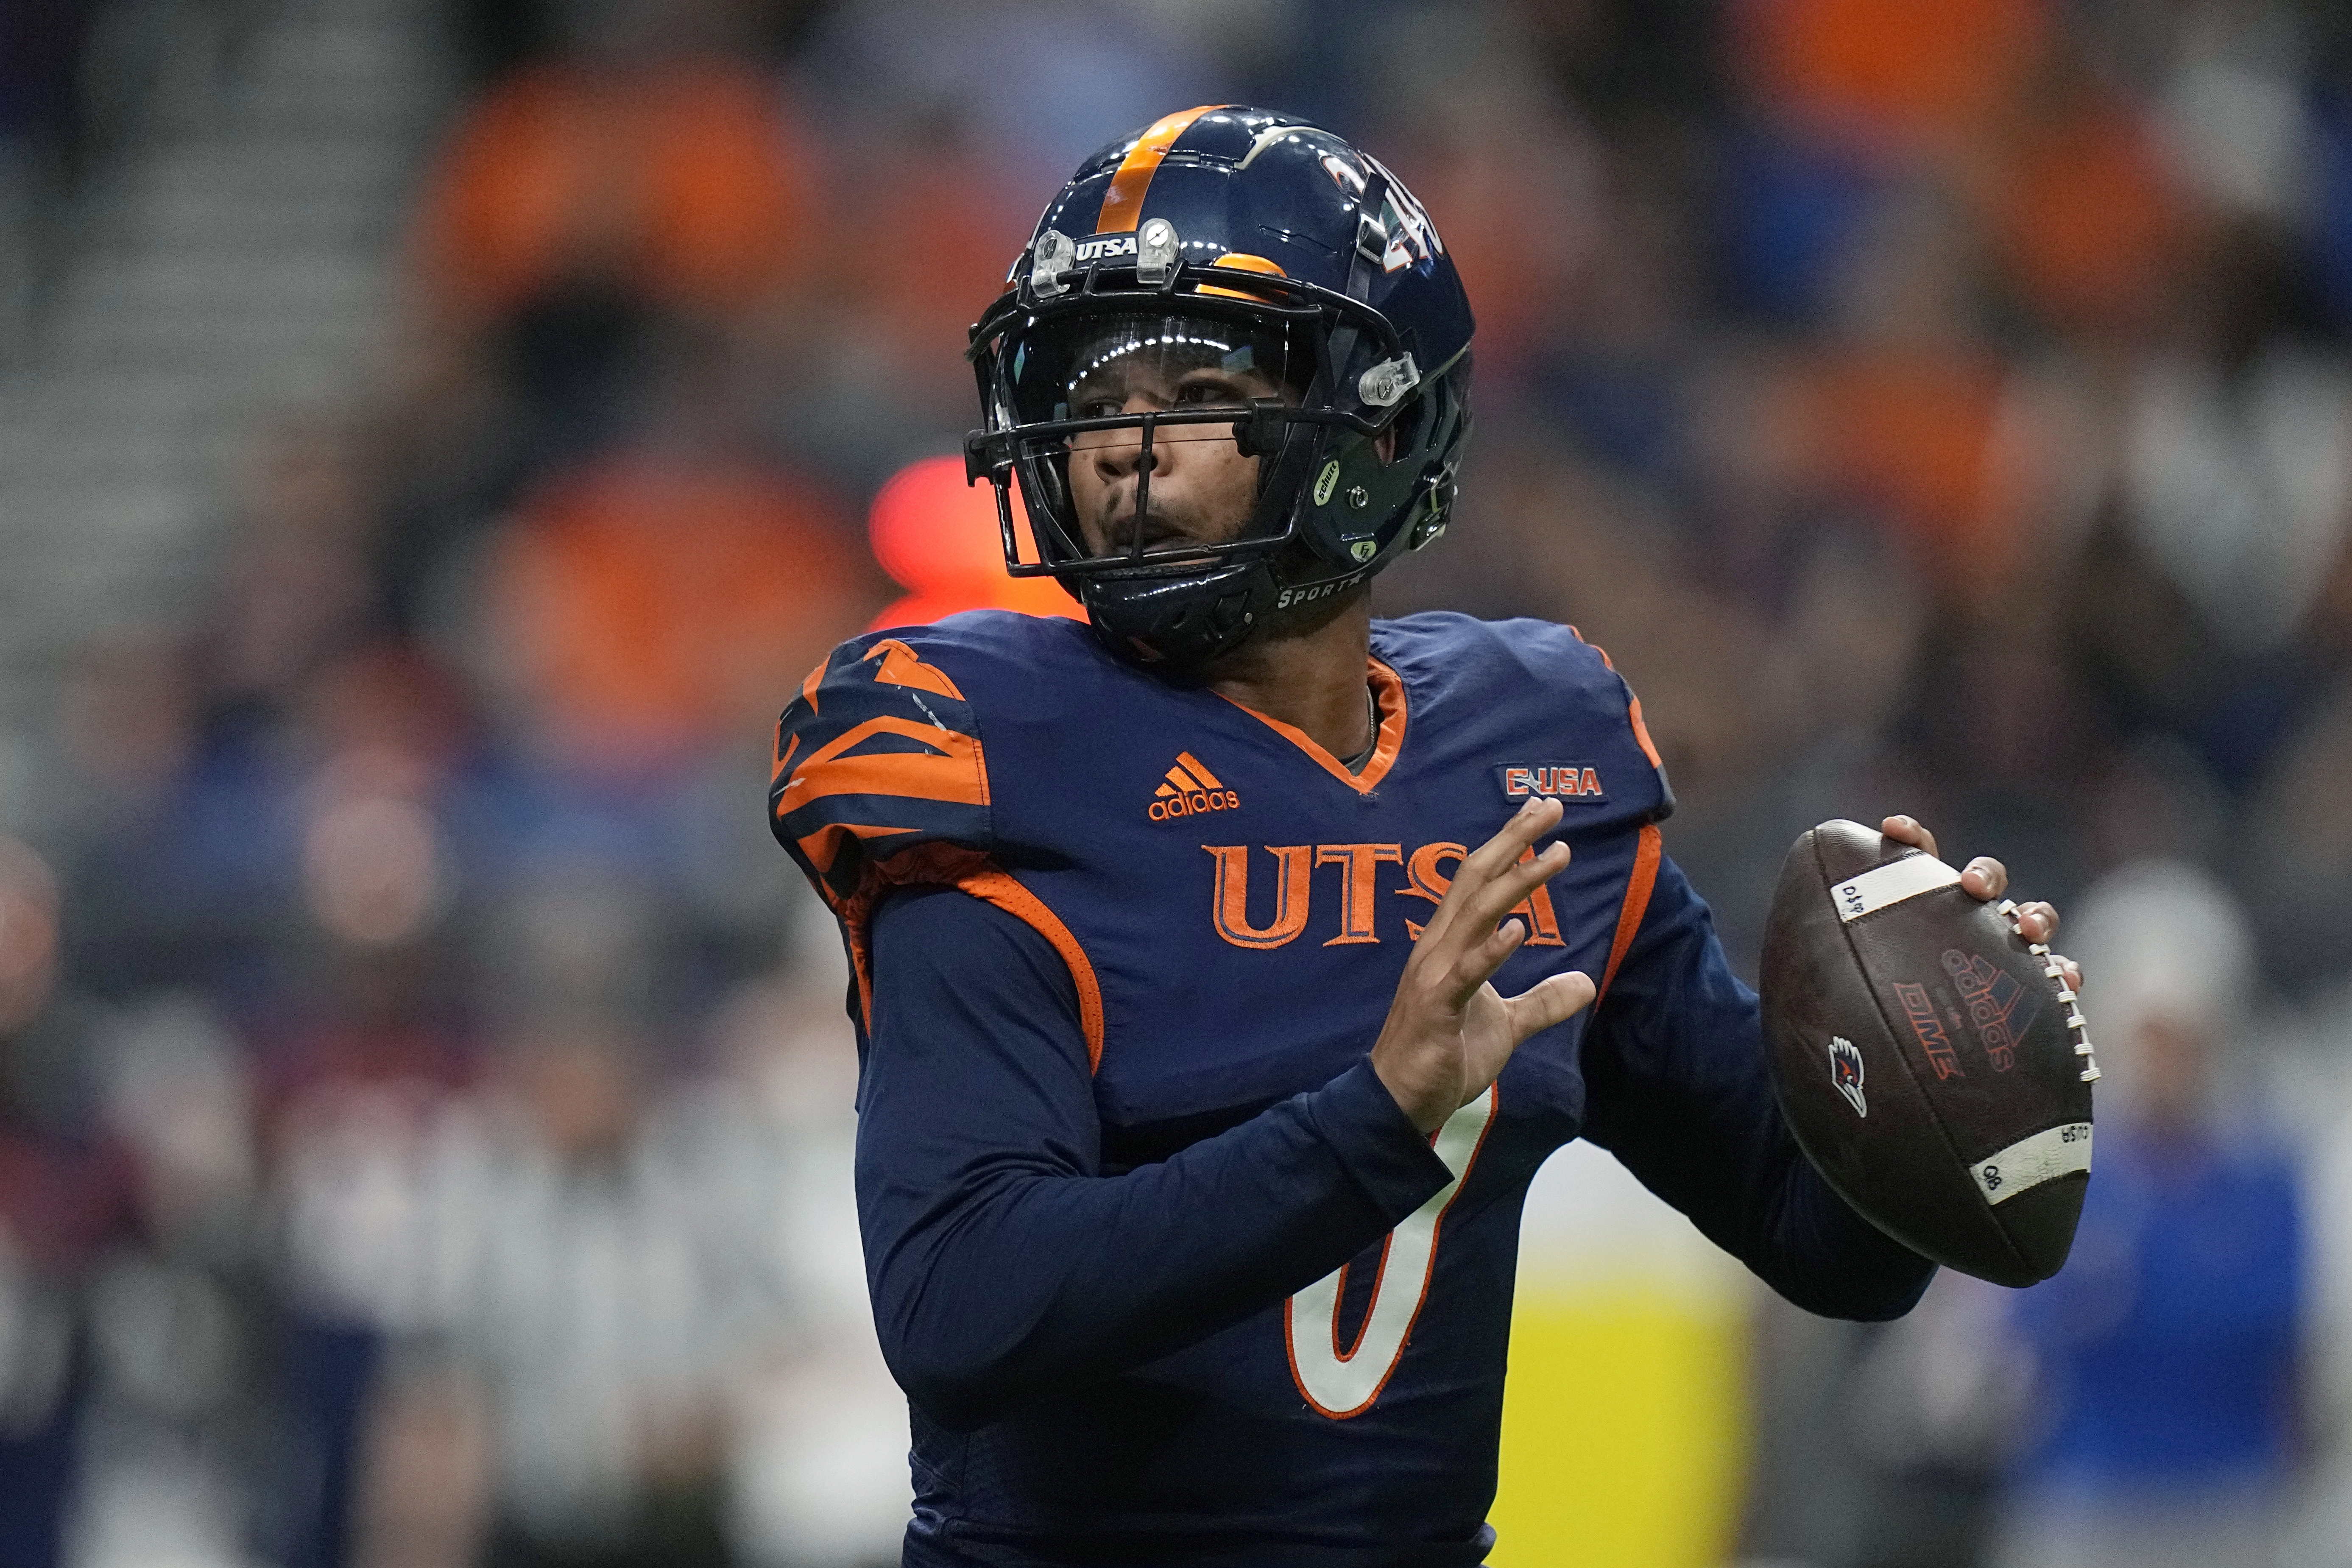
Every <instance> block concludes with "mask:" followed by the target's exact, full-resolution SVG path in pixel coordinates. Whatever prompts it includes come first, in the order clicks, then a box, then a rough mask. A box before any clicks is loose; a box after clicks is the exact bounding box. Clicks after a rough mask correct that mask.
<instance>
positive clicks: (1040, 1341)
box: [857, 889, 1452, 1429]
mask: <svg viewBox="0 0 2352 1568" xmlns="http://www.w3.org/2000/svg"><path fill="white" fill-rule="evenodd" d="M872 973H873V980H874V991H873V1009H874V1010H873V1024H872V1028H871V1030H870V1033H869V1042H868V1045H867V1048H866V1060H865V1063H864V1066H863V1068H862V1072H861V1075H860V1078H859V1081H858V1113H859V1114H858V1133H857V1207H858V1217H859V1222H860V1224H861V1226H862V1227H863V1229H864V1233H865V1242H866V1279H867V1284H868V1286H869V1287H870V1289H871V1290H872V1293H873V1299H874V1317H875V1326H876V1328H877V1330H878V1331H880V1335H881V1340H882V1350H883V1354H884V1356H885V1358H886V1359H887V1361H888V1362H889V1363H890V1369H891V1371H892V1373H895V1374H896V1375H897V1377H898V1383H899V1385H900V1386H901V1387H903V1388H905V1389H906V1391H907V1393H908V1396H909V1397H911V1398H912V1399H913V1400H914V1401H915V1402H916V1403H917V1404H918V1405H920V1406H922V1407H923V1409H924V1410H925V1411H926V1412H927V1413H928V1414H929V1415H931V1417H932V1418H933V1419H935V1420H937V1421H939V1422H940V1423H941V1424H942V1425H944V1426H950V1427H952V1428H957V1429H969V1428H971V1427H973V1426H982V1425H984V1424H986V1423H988V1422H990V1421H992V1420H994V1419H996V1418H997V1417H999V1416H1001V1415H1004V1414H1005V1413H1007V1412H1008V1411H1010V1410H1011V1409H1013V1407H1015V1406H1016V1405H1020V1404H1022V1403H1024V1401H1026V1400H1028V1399H1031V1398H1034V1397H1036V1396H1037V1395H1039V1394H1045V1393H1047V1392H1050V1391H1053V1390H1055V1389H1057V1388H1062V1387H1067V1386H1070V1385H1072V1384H1077V1383H1082V1382H1085V1381H1090V1380H1093V1379H1097V1378H1101V1377H1105V1376H1108V1375H1110V1374H1113V1373H1118V1372H1120V1371H1122V1370H1125V1369H1127V1368H1129V1367H1134V1366H1139V1365H1141V1364H1142V1363H1146V1362H1149V1361H1152V1360H1155V1359H1157V1358H1158V1357H1160V1356H1162V1355H1166V1354H1168V1353H1170V1352H1172V1351H1175V1350H1178V1349H1180V1348H1181V1347H1183V1346H1185V1345H1187V1344H1191V1343H1193V1342H1197V1341H1199V1340H1201V1339H1202V1338H1204V1337H1206V1336H1207V1335H1209V1334H1211V1333H1213V1332H1215V1331H1217V1330H1219V1329H1222V1328H1224V1327H1226V1326H1228V1325H1230V1324H1232V1323H1234V1322H1237V1321H1241V1320H1242V1319H1244V1318H1245V1317H1247V1316H1248V1315H1249V1314H1250V1313H1252V1312H1255V1311H1257V1310H1261V1309H1263V1308H1265V1307H1266V1306H1268V1305H1270V1304H1272V1303H1274V1302H1276V1301H1278V1300H1281V1299H1282V1298H1283V1297H1285V1296H1287V1295H1290V1294H1291V1293H1293V1292H1294V1291H1297V1290H1298V1289H1301V1288H1303V1287H1305V1286H1307V1285H1309V1284H1312V1283H1313V1282H1314V1281H1316V1280H1317V1279H1321V1278H1322V1277H1323V1276H1324V1275H1326V1274H1328V1273H1330V1272H1331V1271H1332V1270H1333V1269H1335V1268H1339V1266H1340V1265H1341V1264H1342V1263H1345V1262H1346V1261H1348V1259H1349V1258H1352V1257H1354V1256H1355V1255H1356V1254H1357V1253H1358V1252H1359V1251H1360V1250H1361V1249H1362V1248H1364V1247H1367V1246H1370V1244H1371V1243H1372V1242H1373V1241H1376V1240H1377V1239H1379V1237H1381V1235H1382V1234H1383V1233H1385V1232H1386V1231H1388V1230H1390V1229H1391V1228H1392V1227H1394V1226H1396V1224H1397V1223H1398V1222H1399V1221H1401V1220H1402V1219H1403V1218H1404V1217H1405V1216H1406V1215H1410V1214H1411V1213H1412V1211H1413V1210H1414V1209H1416V1208H1418V1207H1419V1206H1420V1205H1422V1204H1423V1202H1425V1201H1426V1200H1427V1199H1428V1198H1429V1197H1430V1195H1431V1194H1433V1193H1435V1192H1437V1191H1438V1190H1439V1189H1441V1188H1442V1187H1444V1185H1445V1184H1446V1183H1447V1182H1448V1181H1449V1180H1451V1179H1452V1178H1451V1175H1450V1173H1448V1172H1447V1170H1446V1168H1445V1165H1444V1162H1442V1161H1441V1160H1439V1159H1438V1157H1437V1155H1436V1153H1435V1152H1434V1151H1433V1150H1432V1149H1431V1147H1430V1145H1429V1142H1428V1141H1427V1140H1426V1139H1424V1138H1423V1137H1422V1136H1421V1135H1420V1134H1419V1133H1418V1132H1416V1131H1414V1129H1413V1126H1412V1122H1411V1121H1409V1120H1408V1119H1407V1118H1406V1116H1405V1114H1404V1112H1403V1111H1402V1110H1400V1109H1398V1107H1397V1104H1396V1101H1395V1100H1393V1099H1392V1098H1391V1096H1390V1094H1389V1092H1388V1090H1387V1089H1385V1088H1383V1087H1382V1086H1381V1081H1380V1079H1378V1078H1376V1077H1375V1076H1374V1075H1373V1073H1372V1070H1371V1067H1370V1062H1369V1061H1360V1062H1358V1063H1357V1064H1356V1066H1355V1067H1353V1068H1349V1070H1348V1071H1347V1072H1345V1073H1343V1074H1341V1075H1340V1076H1339V1078H1337V1079H1333V1080H1332V1081H1331V1082H1330V1083H1329V1084H1328V1085H1326V1086H1325V1087H1324V1088H1322V1089H1317V1090H1315V1091H1314V1092H1312V1093H1309V1094H1302V1095H1298V1096H1296V1097H1294V1098H1292V1099H1290V1100H1283V1101H1280V1102H1279V1103H1277V1104H1276V1105H1273V1106H1271V1107H1269V1108H1268V1109H1266V1110H1264V1111H1263V1112H1261V1113H1260V1114H1258V1115H1257V1116H1255V1117H1253V1118H1252V1119H1250V1120H1249V1121H1245V1122H1244V1123H1242V1124H1241V1125H1239V1126H1237V1127H1234V1128H1231V1129H1229V1130H1227V1131H1224V1132H1223V1133H1220V1134H1218V1135H1216V1136H1215V1137H1212V1138H1206V1139H1202V1141H1201V1142H1197V1143H1194V1144H1192V1145H1191V1146H1190V1147H1188V1148H1186V1149H1184V1150H1183V1151H1181V1152H1179V1153H1178V1154H1176V1155H1175V1156H1173V1157H1172V1158H1171V1159H1169V1160H1167V1161H1165V1162H1162V1163H1158V1164H1150V1165H1145V1166H1141V1167H1139V1168H1138V1169H1135V1170H1133V1171H1129V1172H1125V1173H1120V1174H1118V1175H1105V1174H1103V1173H1101V1156H1102V1147H1101V1143H1102V1140H1101V1128H1100V1124H1099V1122H1098V1121H1097V1114H1096V1110H1095V1101H1094V1094H1093V1087H1092V1077H1091V1072H1090V1069H1089V1067H1088V1064H1087V1051H1086V1042H1085V1037H1084V1035H1083V1034H1082V1033H1081V1031H1080V1029H1079V1026H1078V1014H1077V996H1076V987H1075V986H1074V985H1073V984H1072V982H1071V980H1070V975H1069V971H1068V970H1067V968H1066V967H1065V965H1064V963H1063V960H1062V958H1061V956H1060V955H1059V954H1058V953H1056V952H1055V950H1054V948H1053V947H1052V945H1051V944H1050V943H1048V942H1046V941H1045V939H1044V938H1042V937H1040V936H1039V935H1038V934H1037V933H1036V932H1035V931H1032V930H1031V929H1030V928H1029V927H1027V926H1026V925H1024V924H1023V923H1022V922H1021V921H1018V920H1016V919H1014V918H1013V916H1011V915H1008V914H1006V913H1004V912H1003V911H1002V910H998V909H996V908H995V907H993V906H992V905H990V904H986V903H983V902H982V901H981V900H977V899H974V898H971V897H970V896H968V895H966V894H963V893H961V892H956V891H953V890H950V889H923V890H918V891H908V892H905V893H901V894H899V895H898V896H897V897H894V898H892V899H891V900H888V901H887V903H885V904H884V905H883V907H882V909H881V910H879V911H878V912H877V915H876V917H875V921H874V927H873V960H872ZM1365 1044H1366V1047H1367V1048H1369V1047H1370V1041H1366V1042H1365Z"/></svg>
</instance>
